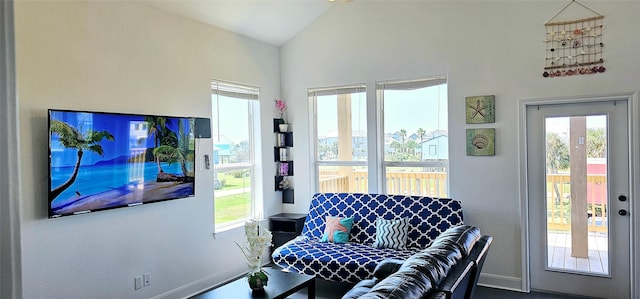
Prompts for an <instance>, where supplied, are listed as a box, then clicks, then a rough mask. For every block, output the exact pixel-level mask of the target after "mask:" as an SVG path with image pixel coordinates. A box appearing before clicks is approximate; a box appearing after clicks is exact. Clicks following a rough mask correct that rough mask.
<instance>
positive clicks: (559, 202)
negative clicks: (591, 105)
mask: <svg viewBox="0 0 640 299" xmlns="http://www.w3.org/2000/svg"><path fill="white" fill-rule="evenodd" d="M606 125H607V116H606V115H591V116H570V117H547V118H546V119H545V136H546V137H545V138H546V188H547V192H546V194H547V198H546V213H547V226H546V228H547V232H546V235H547V244H546V246H547V267H546V268H547V269H548V270H552V271H561V272H578V273H584V274H591V275H603V276H606V275H609V254H608V253H609V242H608V239H609V237H608V232H609V230H608V223H607V222H608V221H607V216H608V215H607V214H608V210H607V207H608V201H607V200H608V199H607V136H606V134H607V127H606Z"/></svg>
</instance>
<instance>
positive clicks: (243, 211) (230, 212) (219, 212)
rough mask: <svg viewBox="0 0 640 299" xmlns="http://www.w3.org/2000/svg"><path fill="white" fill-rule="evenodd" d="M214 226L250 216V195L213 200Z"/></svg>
mask: <svg viewBox="0 0 640 299" xmlns="http://www.w3.org/2000/svg"><path fill="white" fill-rule="evenodd" d="M214 210H215V213H216V224H222V223H225V222H229V221H232V220H236V219H241V218H247V217H250V216H251V193H248V192H247V193H240V194H233V195H227V196H221V197H216V198H215V208H214Z"/></svg>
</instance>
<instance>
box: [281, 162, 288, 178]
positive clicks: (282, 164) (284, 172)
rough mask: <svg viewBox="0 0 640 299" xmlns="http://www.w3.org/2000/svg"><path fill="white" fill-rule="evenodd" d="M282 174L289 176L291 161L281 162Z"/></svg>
mask: <svg viewBox="0 0 640 299" xmlns="http://www.w3.org/2000/svg"><path fill="white" fill-rule="evenodd" d="M279 171H280V175H281V176H287V175H289V163H280V170H279Z"/></svg>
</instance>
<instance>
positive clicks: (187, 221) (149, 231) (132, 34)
mask: <svg viewBox="0 0 640 299" xmlns="http://www.w3.org/2000/svg"><path fill="white" fill-rule="evenodd" d="M15 20H16V26H15V28H16V34H15V36H16V52H17V59H16V65H17V79H18V94H19V106H20V108H19V111H20V115H19V116H20V131H19V134H20V147H21V149H22V152H21V155H22V159H21V161H20V170H21V171H22V174H21V181H22V185H21V191H22V198H21V199H20V204H21V205H22V207H21V208H22V213H21V222H20V224H21V226H22V248H23V250H22V257H23V259H22V260H23V263H22V280H23V292H24V298H150V297H153V296H159V297H167V298H176V297H178V296H180V295H187V294H190V292H193V291H196V290H198V289H199V288H205V287H207V286H211V285H212V284H214V283H218V282H221V281H223V280H226V279H229V278H231V277H234V276H237V275H240V274H241V273H243V272H244V271H246V266H245V263H244V258H243V256H242V255H241V253H240V251H239V250H238V249H237V247H236V246H235V244H234V243H233V241H242V240H243V239H244V236H243V231H242V229H236V230H234V231H233V232H230V233H226V234H222V235H218V238H217V239H214V238H213V236H212V233H213V215H212V214H213V200H212V199H213V185H212V184H211V183H208V182H213V173H212V171H210V170H209V171H207V170H203V169H198V170H197V173H196V176H197V178H196V197H195V198H187V199H180V200H173V201H167V202H161V203H154V204H150V205H144V206H137V207H132V208H124V209H116V210H110V211H103V212H96V213H91V214H86V215H78V216H71V217H64V218H60V219H47V195H46V194H47V138H48V136H47V114H46V113H47V109H48V108H63V109H79V110H90V111H113V112H128V113H144V114H161V115H162V114H169V115H176V116H197V117H211V112H210V111H211V98H210V94H211V90H210V82H211V79H222V80H228V81H233V82H240V83H246V84H251V85H255V86H258V87H260V91H261V98H262V99H265V100H264V103H263V104H262V109H261V118H262V127H263V129H262V131H261V132H260V134H261V135H262V136H265V142H263V144H262V151H261V152H262V153H261V154H259V158H258V159H259V161H261V160H265V161H270V159H271V155H270V153H272V142H271V140H272V138H273V137H272V136H273V134H272V132H271V123H272V121H271V119H272V117H273V115H274V112H273V102H272V99H273V98H275V97H277V96H279V94H278V93H279V88H280V70H279V63H280V61H279V49H278V48H276V47H273V46H269V45H266V44H263V43H260V42H257V41H254V40H250V39H247V38H243V37H240V36H238V35H236V34H232V33H230V32H227V31H223V30H220V29H217V28H213V27H211V26H208V25H205V24H202V23H198V22H195V21H191V20H188V19H185V18H182V17H178V16H175V15H171V14H168V13H166V12H163V11H160V10H157V9H153V8H149V7H147V6H144V5H142V4H137V3H132V2H120V1H100V2H97V1H86V2H77V1H62V2H56V1H37V2H32V1H20V2H17V3H16V5H15ZM197 145H198V148H199V150H198V157H202V155H204V154H205V152H204V149H207V148H211V147H212V144H211V140H210V139H200V140H199V141H198V143H197ZM259 171H260V172H261V173H262V174H263V175H264V176H265V182H268V183H271V182H272V181H273V178H272V174H273V173H275V166H274V163H265V164H264V169H263V168H262V167H261V168H259ZM268 183H265V184H262V182H258V184H259V187H260V188H261V190H259V192H258V196H259V197H261V195H263V194H264V196H263V197H264V199H265V205H266V207H265V209H266V211H265V213H264V214H265V215H271V214H275V213H278V212H280V211H281V209H282V208H281V204H280V201H279V200H276V197H275V195H276V194H275V192H274V191H273V186H272V185H271V184H268ZM142 273H151V286H149V287H145V288H142V289H140V290H137V291H135V290H134V288H133V278H134V276H137V275H140V274H142Z"/></svg>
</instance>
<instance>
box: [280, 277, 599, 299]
mask: <svg viewBox="0 0 640 299" xmlns="http://www.w3.org/2000/svg"><path fill="white" fill-rule="evenodd" d="M351 287H352V285H351V284H347V283H340V282H328V281H325V280H321V279H316V299H339V298H341V297H342V295H344V294H345V293H346V292H347V291H349V289H351ZM492 298H506V299H571V298H573V299H578V298H579V299H586V298H585V297H574V296H567V295H559V294H547V293H540V292H531V293H521V292H514V291H507V290H500V289H494V288H488V287H482V286H479V287H478V288H477V289H476V292H475V294H474V296H473V299H492ZM289 299H307V290H306V289H304V290H302V291H300V292H298V293H296V294H294V295H292V296H290V297H289Z"/></svg>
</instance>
